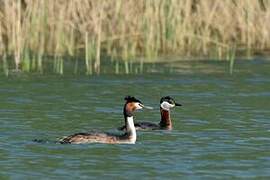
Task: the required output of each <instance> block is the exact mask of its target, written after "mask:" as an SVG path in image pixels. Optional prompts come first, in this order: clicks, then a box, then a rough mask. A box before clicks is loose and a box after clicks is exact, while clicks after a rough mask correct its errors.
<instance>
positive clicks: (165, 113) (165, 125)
mask: <svg viewBox="0 0 270 180" xmlns="http://www.w3.org/2000/svg"><path fill="white" fill-rule="evenodd" d="M160 115H161V120H160V122H159V126H160V127H161V128H162V129H168V130H171V129H172V121H171V117H170V110H165V109H162V108H160Z"/></svg>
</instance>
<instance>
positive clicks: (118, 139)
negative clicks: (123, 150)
mask: <svg viewBox="0 0 270 180" xmlns="http://www.w3.org/2000/svg"><path fill="white" fill-rule="evenodd" d="M125 100H126V103H125V105H124V108H123V114H124V118H125V126H126V127H127V129H126V132H125V133H124V134H122V135H112V134H109V133H77V134H73V135H70V136H67V137H64V138H62V139H61V140H60V141H59V142H60V143H61V144H82V143H107V144H135V142H136V138H137V135H136V129H135V126H134V122H133V115H134V112H135V111H136V110H138V109H142V108H148V109H150V108H151V107H147V106H144V105H143V104H142V102H141V101H140V100H138V99H136V98H135V97H131V96H127V97H125Z"/></svg>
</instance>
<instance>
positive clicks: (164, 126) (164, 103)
mask: <svg viewBox="0 0 270 180" xmlns="http://www.w3.org/2000/svg"><path fill="white" fill-rule="evenodd" d="M175 106H182V105H181V104H178V103H176V102H175V100H174V99H173V98H172V97H170V96H164V97H162V98H161V99H160V115H161V120H160V122H159V124H155V123H151V122H138V123H135V124H134V125H135V128H136V130H172V120H171V117H170V109H171V108H173V107H175ZM125 129H126V126H122V127H120V128H118V130H125Z"/></svg>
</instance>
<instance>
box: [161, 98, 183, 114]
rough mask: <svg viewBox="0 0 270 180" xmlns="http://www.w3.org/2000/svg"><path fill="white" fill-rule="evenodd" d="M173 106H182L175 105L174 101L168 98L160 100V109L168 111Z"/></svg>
mask: <svg viewBox="0 0 270 180" xmlns="http://www.w3.org/2000/svg"><path fill="white" fill-rule="evenodd" d="M175 106H182V105H181V104H179V103H176V102H175V100H174V99H173V98H172V97H170V96H164V97H162V98H161V99H160V108H161V109H163V110H166V111H169V110H170V109H171V108H173V107H175Z"/></svg>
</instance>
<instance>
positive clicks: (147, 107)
mask: <svg viewBox="0 0 270 180" xmlns="http://www.w3.org/2000/svg"><path fill="white" fill-rule="evenodd" d="M143 108H145V109H154V108H153V107H151V106H144V105H143Z"/></svg>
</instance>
